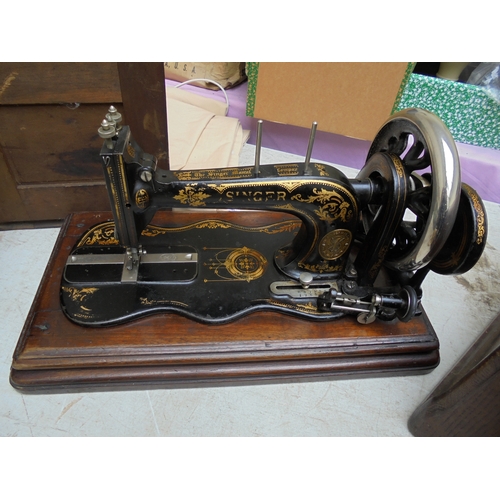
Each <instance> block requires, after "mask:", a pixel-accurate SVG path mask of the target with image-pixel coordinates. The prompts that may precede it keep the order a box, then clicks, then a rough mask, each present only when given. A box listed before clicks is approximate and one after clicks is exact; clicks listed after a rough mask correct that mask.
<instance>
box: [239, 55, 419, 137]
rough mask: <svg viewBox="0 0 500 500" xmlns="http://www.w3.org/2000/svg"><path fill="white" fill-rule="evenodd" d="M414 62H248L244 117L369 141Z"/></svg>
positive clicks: (382, 120)
mask: <svg viewBox="0 0 500 500" xmlns="http://www.w3.org/2000/svg"><path fill="white" fill-rule="evenodd" d="M413 68H414V64H413V63H406V62H403V63H399V62H396V63H247V75H248V81H249V93H248V103H247V115H248V116H253V117H255V118H259V119H263V120H269V121H273V122H280V123H285V124H288V125H297V126H299V127H307V128H309V127H310V126H311V124H312V122H314V121H316V122H318V130H323V131H325V132H331V133H334V134H340V135H344V136H348V137H354V138H357V139H363V140H373V138H374V137H375V134H376V133H377V132H378V130H379V129H380V125H381V124H382V123H383V122H384V121H385V120H386V119H387V118H388V117H389V116H390V115H391V113H392V112H393V110H394V109H395V107H396V105H397V103H398V100H399V98H400V96H401V93H402V91H403V89H404V87H405V85H406V82H407V80H408V78H409V77H410V75H411V72H412V71H413Z"/></svg>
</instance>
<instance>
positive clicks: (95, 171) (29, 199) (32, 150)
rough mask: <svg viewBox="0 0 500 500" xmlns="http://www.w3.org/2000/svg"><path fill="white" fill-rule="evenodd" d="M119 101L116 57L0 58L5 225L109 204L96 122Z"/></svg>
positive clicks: (0, 212) (0, 200)
mask: <svg viewBox="0 0 500 500" xmlns="http://www.w3.org/2000/svg"><path fill="white" fill-rule="evenodd" d="M121 102H122V98H121V91H120V81H119V77H118V69H117V64H116V63H19V64H16V63H1V64H0V176H1V178H2V183H0V224H2V225H5V224H9V223H18V222H33V221H48V220H62V219H64V218H65V217H66V215H68V213H70V212H80V211H88V210H109V202H108V197H107V193H106V188H105V184H104V178H103V174H102V166H101V161H100V158H99V151H100V148H101V145H102V139H101V138H100V137H99V136H98V134H97V129H98V127H99V124H100V122H101V120H102V118H104V115H105V114H106V112H107V110H108V108H109V106H110V105H111V104H114V105H115V106H116V107H117V108H118V109H119V110H120V111H121V112H122V111H123V108H122V106H121Z"/></svg>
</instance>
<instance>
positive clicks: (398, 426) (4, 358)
mask: <svg viewBox="0 0 500 500" xmlns="http://www.w3.org/2000/svg"><path fill="white" fill-rule="evenodd" d="M241 158H242V159H241V164H242V165H245V164H252V163H253V146H245V149H244V152H243V154H242V157H241ZM296 158H297V157H295V156H292V155H288V154H283V153H278V152H273V151H271V150H263V152H262V158H261V161H262V163H266V162H273V161H285V162H286V161H290V160H293V159H296ZM486 205H487V211H488V218H489V240H488V244H487V247H486V250H485V253H484V255H483V257H482V258H481V260H480V262H479V263H478V265H477V266H476V267H475V268H474V269H473V270H472V271H470V272H469V273H467V274H465V275H463V276H459V277H441V276H437V275H430V276H429V277H428V278H427V279H426V281H425V283H424V300H423V303H424V306H425V308H426V311H427V313H428V316H429V318H430V320H431V322H432V324H433V326H434V328H435V330H436V332H437V334H438V337H439V339H440V342H441V351H440V352H441V364H440V365H439V366H438V367H437V368H436V369H435V370H434V371H433V372H431V373H430V374H427V375H420V376H410V377H390V378H371V379H363V380H343V381H333V382H308V383H297V384H280V385H252V386H244V387H226V388H203V389H176V390H152V391H136V392H112V393H111V392H109V393H82V394H64V395H50V396H46V395H23V394H20V393H18V392H17V391H16V390H14V389H13V388H12V387H11V386H10V384H9V380H8V379H9V369H10V364H11V357H12V353H13V351H14V347H15V345H16V342H17V339H18V337H19V334H20V332H21V329H22V326H23V323H24V320H25V317H26V315H27V313H28V310H29V308H30V305H31V302H32V300H33V297H34V295H35V293H36V290H37V287H38V284H39V282H40V279H41V276H42V273H43V271H44V268H45V265H46V262H47V260H48V258H49V255H50V253H51V250H52V248H53V245H54V242H55V239H56V237H57V234H58V229H39V230H22V231H6V232H0V259H1V260H0V262H2V272H1V273H0V317H1V318H2V322H1V327H0V435H1V436H410V434H409V432H408V430H407V420H408V418H409V416H410V415H411V414H412V412H413V410H414V409H415V408H416V407H417V406H418V405H419V404H420V403H421V402H422V401H423V400H424V399H425V397H426V396H427V395H428V394H429V393H430V391H431V390H432V389H433V388H434V386H435V385H436V384H437V383H438V382H439V381H440V380H441V379H442V378H443V376H444V375H445V374H446V373H447V372H448V371H449V370H450V368H451V367H452V366H453V364H454V363H455V362H456V361H457V360H458V359H459V357H460V356H461V355H462V354H463V353H464V352H465V351H466V349H467V348H468V347H469V346H470V345H471V343H472V342H473V341H474V340H475V339H476V338H477V336H478V335H479V334H480V333H481V331H482V330H483V329H484V328H485V327H486V326H487V324H488V323H489V322H490V321H491V320H492V319H493V318H494V317H495V316H496V315H497V314H498V312H499V310H500V206H499V205H497V204H492V203H486Z"/></svg>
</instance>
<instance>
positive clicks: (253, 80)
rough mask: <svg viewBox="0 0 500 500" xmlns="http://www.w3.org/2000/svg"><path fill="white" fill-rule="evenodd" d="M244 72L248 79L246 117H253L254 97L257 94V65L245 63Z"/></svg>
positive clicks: (255, 63) (256, 63)
mask: <svg viewBox="0 0 500 500" xmlns="http://www.w3.org/2000/svg"><path fill="white" fill-rule="evenodd" d="M246 72H247V77H248V93H247V116H254V114H253V113H254V110H255V95H256V94H257V77H258V76H259V63H258V62H247V63H246Z"/></svg>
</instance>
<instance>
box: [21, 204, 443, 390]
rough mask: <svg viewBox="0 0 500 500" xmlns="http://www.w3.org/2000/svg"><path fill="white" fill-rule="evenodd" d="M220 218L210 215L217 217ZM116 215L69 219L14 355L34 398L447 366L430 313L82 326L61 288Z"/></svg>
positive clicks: (176, 219) (170, 217)
mask: <svg viewBox="0 0 500 500" xmlns="http://www.w3.org/2000/svg"><path fill="white" fill-rule="evenodd" d="M213 216H214V215H213V214H211V217H213ZM200 217H201V218H203V216H202V215H201V214H200V213H197V212H187V211H186V212H175V213H172V212H159V213H158V214H157V216H156V217H155V219H154V221H153V223H154V224H157V225H170V224H172V225H178V224H185V223H186V222H189V221H191V222H194V221H195V220H200ZM283 217H286V214H276V213H270V212H269V213H265V212H254V213H250V212H228V211H220V212H218V213H217V218H218V219H222V220H228V221H230V222H231V221H233V222H236V221H237V223H238V224H246V225H259V224H269V223H274V222H277V221H279V220H282V219H283ZM110 218H111V214H110V213H95V212H90V213H81V214H74V215H72V216H70V217H68V219H67V220H66V223H65V225H64V226H63V228H62V230H61V233H60V236H59V238H58V241H57V243H56V245H55V248H54V252H53V254H52V256H51V259H50V262H49V264H48V267H47V270H46V272H45V275H44V277H43V279H42V282H41V284H40V288H39V290H38V292H37V295H36V297H35V300H34V302H33V306H32V308H31V310H30V313H29V315H28V318H27V320H26V323H25V326H24V329H23V332H22V334H21V336H20V339H19V343H18V346H17V348H16V351H15V353H14V357H13V363H12V372H11V383H12V385H13V386H14V387H16V388H17V389H19V390H23V391H26V392H50V391H56V392H65V391H71V392H72V391H77V390H96V389H103V388H105V389H106V390H108V389H112V388H120V389H121V388H128V389H131V388H148V387H174V386H179V385H180V386H183V385H189V384H191V385H193V384H194V385H206V384H227V383H233V382H238V383H242V382H251V381H253V382H255V381H260V382H266V381H267V382H277V381H283V380H295V379H310V378H315V379H317V378H325V377H326V378H331V377H339V376H340V377H345V376H364V375H367V374H369V375H377V376H381V375H383V374H407V373H424V372H427V371H429V370H431V369H432V368H434V367H435V366H437V364H438V362H439V351H438V347H439V343H438V340H437V338H436V335H435V333H434V331H433V329H432V327H431V325H430V324H429V322H428V320H427V317H426V316H425V314H423V315H422V316H420V317H418V318H415V319H414V320H413V321H411V322H409V323H401V322H397V321H395V322H390V323H384V322H380V321H376V322H375V323H372V324H371V325H368V326H363V325H360V324H359V323H357V322H356V320H355V318H354V317H346V318H344V319H341V320H335V321H332V322H328V323H323V322H313V321H305V320H302V319H298V318H295V317H292V316H288V315H284V314H279V313H270V312H269V313H267V312H266V313H264V312H259V313H254V314H251V315H248V316H246V317H244V318H242V319H239V320H237V321H234V322H232V323H227V324H223V325H210V326H207V325H202V324H200V323H198V322H195V321H192V320H188V319H186V318H183V317H181V316H178V315H176V314H157V315H153V316H149V317H145V318H142V319H140V320H136V321H132V322H130V323H128V324H125V325H120V326H113V327H106V328H91V327H82V326H78V325H76V324H75V323H72V322H71V321H70V320H68V319H67V318H66V316H65V315H64V314H63V312H62V311H61V308H60V302H59V301H60V299H59V289H60V283H61V277H62V272H63V269H64V265H65V262H66V259H67V256H68V255H69V253H70V251H71V249H72V247H73V245H75V244H76V243H77V241H78V240H79V238H80V236H81V235H82V234H83V233H84V232H85V231H86V230H87V229H88V228H89V227H91V226H92V225H94V224H97V223H100V222H104V221H106V220H109V219H110Z"/></svg>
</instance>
